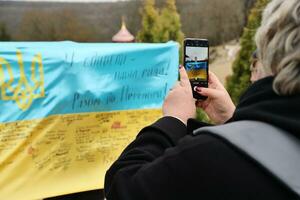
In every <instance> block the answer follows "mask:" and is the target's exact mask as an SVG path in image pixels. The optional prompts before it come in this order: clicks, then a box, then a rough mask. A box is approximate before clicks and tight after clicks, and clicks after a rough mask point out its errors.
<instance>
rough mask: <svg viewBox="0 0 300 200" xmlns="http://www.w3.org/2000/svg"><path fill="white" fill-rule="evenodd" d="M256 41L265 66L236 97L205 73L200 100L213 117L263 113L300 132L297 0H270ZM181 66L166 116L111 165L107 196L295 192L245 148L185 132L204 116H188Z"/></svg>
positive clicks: (227, 119)
mask: <svg viewBox="0 0 300 200" xmlns="http://www.w3.org/2000/svg"><path fill="white" fill-rule="evenodd" d="M256 44H257V48H258V59H259V60H260V62H261V63H262V66H261V68H262V74H261V77H260V80H258V81H256V82H255V83H254V84H253V85H252V86H251V87H250V88H249V89H248V90H247V91H246V92H245V94H244V95H243V96H242V98H241V99H240V103H239V105H237V107H236V108H235V106H234V104H233V103H232V101H231V99H230V97H229V95H228V93H227V92H226V90H225V89H224V87H223V86H222V84H221V83H220V82H219V81H218V79H217V78H216V76H214V75H213V74H210V85H209V88H198V89H197V90H198V92H199V93H200V94H202V95H205V96H208V99H207V100H206V101H203V102H197V106H199V107H201V108H202V109H203V110H204V111H205V112H206V113H207V114H208V115H209V117H210V118H211V120H213V121H214V122H215V123H216V124H223V123H227V124H230V123H232V122H236V121H241V120H254V121H262V122H265V123H268V124H269V125H272V126H274V127H278V128H280V129H282V130H284V131H286V132H288V133H289V134H293V135H294V136H295V138H297V139H300V135H299V134H300V0H273V1H271V3H270V4H269V5H268V6H267V8H266V10H265V11H264V13H263V20H262V25H261V27H260V28H259V30H258V32H257V34H256ZM179 71H180V75H181V81H180V84H178V85H177V86H176V87H175V88H174V89H173V90H172V91H171V92H170V94H169V95H168V97H167V98H166V100H165V103H164V105H163V113H164V117H163V118H161V119H159V120H158V121H157V122H156V123H154V124H152V125H151V126H148V127H146V128H144V129H143V130H142V131H141V132H140V133H139V135H138V136H137V138H136V140H135V141H134V142H133V143H131V144H130V145H129V146H128V147H127V148H126V149H125V150H124V152H123V153H122V154H121V156H120V157H119V159H118V160H117V161H116V162H115V163H114V164H113V165H112V166H111V168H110V169H109V170H108V172H107V174H106V180H105V194H106V197H107V199H109V200H110V199H130V200H135V199H137V200H142V199H155V200H157V199H162V200H166V199H172V200H173V199H216V200H220V199H230V200H235V199H238V200H241V199H255V200H260V199H261V200H262V199H263V200H266V199H272V200H277V199H278V200H279V199H296V197H295V196H296V195H295V193H294V192H293V191H292V190H290V188H288V187H287V186H286V185H285V184H283V183H282V182H280V181H278V179H276V178H275V177H274V176H272V175H271V173H269V172H268V171H267V170H265V168H263V167H261V166H260V165H259V164H258V163H257V162H255V161H254V160H253V159H251V158H249V157H248V156H247V155H246V154H244V152H243V151H240V150H239V149H237V148H235V147H234V146H232V145H230V144H229V143H227V142H226V141H224V140H222V139H221V138H219V137H216V136H214V135H212V134H209V133H203V134H200V135H197V136H192V135H190V134H189V133H190V132H191V131H192V130H194V129H196V128H199V127H201V126H207V124H204V123H201V122H196V121H195V120H193V118H194V116H195V111H196V107H195V100H194V99H193V98H192V91H191V86H190V83H189V80H188V77H187V75H186V72H185V70H184V68H182V67H181V68H180V69H179ZM253 128H254V130H255V128H256V127H253ZM240 134H243V133H242V132H241V133H240ZM261 134H264V133H263V132H262V133H261Z"/></svg>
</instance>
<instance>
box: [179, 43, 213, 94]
mask: <svg viewBox="0 0 300 200" xmlns="http://www.w3.org/2000/svg"><path fill="white" fill-rule="evenodd" d="M186 41H187V40H184V44H183V64H184V67H185V65H186V62H185V55H186V50H185V47H186ZM208 52H209V46H208ZM208 60H209V53H208ZM208 72H209V64H208V65H207V72H206V73H207V81H206V82H202V83H201V82H200V83H199V84H193V82H192V81H190V83H191V88H192V91H193V97H194V98H195V99H197V100H206V99H207V96H203V95H200V94H198V93H197V92H196V91H195V89H196V88H195V87H206V88H208V80H209V73H208Z"/></svg>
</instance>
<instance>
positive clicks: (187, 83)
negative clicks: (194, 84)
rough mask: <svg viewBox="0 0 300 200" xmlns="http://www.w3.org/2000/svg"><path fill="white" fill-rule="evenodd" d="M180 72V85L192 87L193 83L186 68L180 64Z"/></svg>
mask: <svg viewBox="0 0 300 200" xmlns="http://www.w3.org/2000/svg"><path fill="white" fill-rule="evenodd" d="M179 74H180V85H181V86H182V87H190V84H191V83H190V80H189V77H188V75H187V73H186V70H185V69H184V67H183V66H180V68H179Z"/></svg>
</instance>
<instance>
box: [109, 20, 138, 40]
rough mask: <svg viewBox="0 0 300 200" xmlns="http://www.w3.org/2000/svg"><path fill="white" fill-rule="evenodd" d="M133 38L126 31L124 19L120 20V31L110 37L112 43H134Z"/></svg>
mask: <svg viewBox="0 0 300 200" xmlns="http://www.w3.org/2000/svg"><path fill="white" fill-rule="evenodd" d="M134 40H135V37H134V36H133V35H132V34H131V33H130V32H129V31H128V30H127V28H126V24H125V21H124V19H122V27H121V30H120V31H119V32H118V33H117V34H115V35H114V36H113V37H112V41H113V42H124V43H126V42H134Z"/></svg>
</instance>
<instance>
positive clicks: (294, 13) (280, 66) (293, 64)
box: [256, 0, 300, 95]
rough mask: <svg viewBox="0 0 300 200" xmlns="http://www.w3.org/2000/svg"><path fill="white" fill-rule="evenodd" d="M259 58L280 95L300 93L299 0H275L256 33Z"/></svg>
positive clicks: (269, 5)
mask: <svg viewBox="0 0 300 200" xmlns="http://www.w3.org/2000/svg"><path fill="white" fill-rule="evenodd" d="M256 45H257V48H258V58H259V59H260V61H261V62H262V64H263V70H264V73H265V74H266V75H273V76H274V77H275V79H274V82H273V89H274V91H275V92H276V93H277V94H279V95H293V94H299V93H300V0H272V1H271V2H270V3H269V4H268V6H267V7H266V9H265V10H264V12H263V19H262V24H261V27H260V28H259V29H258V31H257V33H256Z"/></svg>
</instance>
